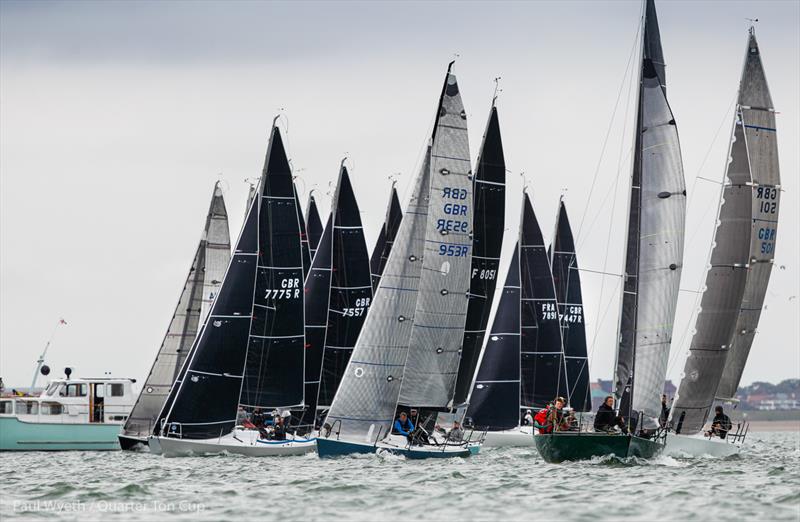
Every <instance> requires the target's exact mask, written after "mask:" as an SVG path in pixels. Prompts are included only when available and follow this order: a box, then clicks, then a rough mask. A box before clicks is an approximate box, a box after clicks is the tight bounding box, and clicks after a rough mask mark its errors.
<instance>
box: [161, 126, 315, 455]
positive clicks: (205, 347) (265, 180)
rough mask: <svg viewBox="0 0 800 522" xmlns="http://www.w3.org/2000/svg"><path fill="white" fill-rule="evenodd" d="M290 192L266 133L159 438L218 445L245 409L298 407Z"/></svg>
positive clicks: (296, 280) (296, 238) (298, 287)
mask: <svg viewBox="0 0 800 522" xmlns="http://www.w3.org/2000/svg"><path fill="white" fill-rule="evenodd" d="M299 215H300V214H299V211H298V208H297V197H296V192H295V190H294V187H293V183H292V175H291V171H290V167H289V162H288V159H287V158H286V152H285V150H284V147H283V141H282V139H281V135H280V131H279V130H278V128H277V127H275V126H274V125H273V127H272V131H271V137H270V142H269V146H268V149H267V156H266V160H265V164H264V170H263V174H262V177H261V181H260V184H259V190H258V197H256V198H254V199H253V202H252V204H251V207H250V210H249V212H248V215H247V219H246V221H245V224H244V227H243V228H242V232H241V235H240V236H239V240H238V241H237V244H236V249H235V251H234V254H233V257H232V259H231V262H230V264H229V266H228V270H227V273H226V274H225V278H224V280H223V282H222V286H221V288H220V291H219V294H218V295H217V297H216V299H215V301H214V304H213V306H212V308H211V312H210V315H209V318H208V320H207V321H206V323H205V326H204V328H203V329H202V331H201V333H200V335H199V336H198V337H197V339H196V341H195V346H194V347H193V348H192V354H191V357H190V358H189V360H188V361H187V363H186V364H185V365H184V369H183V370H182V371H181V374H182V375H181V376H180V377H181V378H180V379H179V380H180V382H177V381H176V383H175V385H174V386H173V388H176V390H177V391H176V394H175V398H174V401H172V404H171V406H170V408H169V411H168V412H167V413H166V415H165V416H164V417H165V427H164V429H165V433H164V434H165V435H175V436H180V437H183V438H189V439H201V438H212V437H219V436H221V435H224V434H226V433H229V432H230V431H231V430H232V429H233V426H234V424H235V422H236V414H237V409H238V406H240V405H241V406H243V407H245V408H246V409H250V410H252V409H255V408H285V409H288V408H290V407H293V406H294V407H297V406H301V405H302V403H303V396H304V379H303V377H304V375H303V363H304V344H305V335H304V322H303V316H304V313H303V312H304V311H303V303H304V297H303V286H302V284H303V266H302V262H303V255H302V245H301V233H300V222H299Z"/></svg>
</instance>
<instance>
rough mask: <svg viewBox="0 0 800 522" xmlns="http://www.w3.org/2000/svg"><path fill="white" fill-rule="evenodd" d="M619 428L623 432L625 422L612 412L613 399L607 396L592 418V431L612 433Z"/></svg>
mask: <svg viewBox="0 0 800 522" xmlns="http://www.w3.org/2000/svg"><path fill="white" fill-rule="evenodd" d="M617 427H618V428H619V429H621V430H622V431H623V432H625V431H626V430H625V420H624V419H623V418H622V416H620V415H617V412H616V411H614V397H613V396H611V395H609V396H608V397H606V398H605V400H604V401H603V404H601V405H600V407H599V408H597V413H596V414H595V416H594V431H614V428H617Z"/></svg>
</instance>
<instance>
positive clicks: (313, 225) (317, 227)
mask: <svg viewBox="0 0 800 522" xmlns="http://www.w3.org/2000/svg"><path fill="white" fill-rule="evenodd" d="M305 223H306V234H307V236H308V247H309V248H310V249H311V259H314V256H315V255H316V253H317V246H319V241H320V238H321V237H322V220H321V219H320V218H319V210H318V209H317V200H316V199H314V194H309V196H308V208H307V209H306V218H305Z"/></svg>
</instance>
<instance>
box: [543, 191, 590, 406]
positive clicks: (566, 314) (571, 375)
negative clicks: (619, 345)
mask: <svg viewBox="0 0 800 522" xmlns="http://www.w3.org/2000/svg"><path fill="white" fill-rule="evenodd" d="M547 253H548V257H549V258H550V264H551V266H552V268H553V282H554V283H555V287H556V300H557V301H558V314H559V320H560V321H561V337H562V339H563V341H564V360H565V364H566V368H567V382H568V383H569V390H568V395H569V404H570V406H571V407H572V408H574V409H575V410H576V411H583V412H586V411H591V409H592V398H591V393H590V389H589V360H588V356H587V349H586V322H585V315H584V312H583V295H582V292H581V278H580V271H579V268H578V257H577V254H576V253H575V241H574V239H573V236H572V228H571V227H570V224H569V217H568V216H567V207H566V205H565V204H564V198H563V197H562V198H561V199H560V200H559V204H558V216H557V217H556V227H555V236H554V238H553V242H552V244H551V245H550V249H548V252H547Z"/></svg>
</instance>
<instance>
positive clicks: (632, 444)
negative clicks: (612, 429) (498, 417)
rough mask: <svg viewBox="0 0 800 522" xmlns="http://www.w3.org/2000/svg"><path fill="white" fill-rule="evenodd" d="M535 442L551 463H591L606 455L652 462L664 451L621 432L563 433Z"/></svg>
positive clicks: (661, 447) (648, 441) (653, 444)
mask: <svg viewBox="0 0 800 522" xmlns="http://www.w3.org/2000/svg"><path fill="white" fill-rule="evenodd" d="M533 440H534V443H535V445H536V449H537V450H538V451H539V455H541V456H542V458H543V459H544V460H545V461H546V462H551V463H558V462H564V461H574V460H589V459H592V458H594V457H603V456H607V455H614V456H616V457H618V458H628V457H639V458H645V459H649V458H652V457H654V456H656V455H658V454H659V453H661V451H662V450H663V449H664V445H663V444H661V443H658V442H655V441H652V440H648V439H643V438H641V437H636V436H633V435H624V434H621V433H620V434H614V433H569V432H562V433H552V434H547V435H537V436H536V437H534V438H533Z"/></svg>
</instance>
